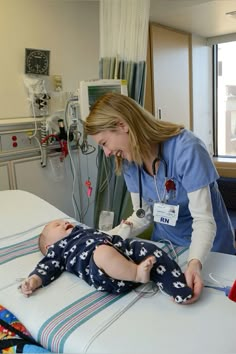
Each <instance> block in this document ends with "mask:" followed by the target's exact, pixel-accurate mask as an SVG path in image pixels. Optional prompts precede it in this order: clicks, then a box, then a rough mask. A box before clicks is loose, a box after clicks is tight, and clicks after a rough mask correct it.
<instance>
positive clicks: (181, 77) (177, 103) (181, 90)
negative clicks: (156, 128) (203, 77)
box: [150, 24, 192, 128]
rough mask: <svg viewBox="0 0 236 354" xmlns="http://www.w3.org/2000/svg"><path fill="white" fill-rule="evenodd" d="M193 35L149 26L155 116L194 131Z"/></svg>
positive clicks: (153, 25) (157, 26) (152, 25)
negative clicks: (192, 105)
mask: <svg viewBox="0 0 236 354" xmlns="http://www.w3.org/2000/svg"><path fill="white" fill-rule="evenodd" d="M190 40H191V36H190V34H187V33H183V32H179V31H175V30H173V29H170V28H167V27H163V26H160V25H157V24H151V26H150V50H151V51H150V55H151V65H152V68H151V75H152V89H153V106H154V113H155V116H156V117H158V118H161V119H163V120H168V121H171V122H174V123H182V124H184V125H185V127H186V128H191V121H192V118H191V79H190V77H191V75H190V64H191V63H190Z"/></svg>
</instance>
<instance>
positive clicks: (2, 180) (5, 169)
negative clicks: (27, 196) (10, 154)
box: [0, 162, 11, 191]
mask: <svg viewBox="0 0 236 354" xmlns="http://www.w3.org/2000/svg"><path fill="white" fill-rule="evenodd" d="M7 189H11V183H10V174H9V163H8V162H3V163H0V191H4V190H7Z"/></svg>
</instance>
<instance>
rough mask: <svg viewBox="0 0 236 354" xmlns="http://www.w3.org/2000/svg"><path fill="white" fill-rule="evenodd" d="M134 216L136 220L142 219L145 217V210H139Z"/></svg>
mask: <svg viewBox="0 0 236 354" xmlns="http://www.w3.org/2000/svg"><path fill="white" fill-rule="evenodd" d="M136 215H137V217H138V218H140V219H141V218H144V216H145V210H144V209H142V208H139V209H138V210H137V211H136Z"/></svg>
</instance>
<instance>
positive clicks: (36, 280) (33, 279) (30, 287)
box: [20, 274, 42, 296]
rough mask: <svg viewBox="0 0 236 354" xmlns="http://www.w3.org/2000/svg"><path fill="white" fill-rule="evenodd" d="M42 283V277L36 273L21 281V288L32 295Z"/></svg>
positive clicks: (26, 293) (24, 292) (27, 294)
mask: <svg viewBox="0 0 236 354" xmlns="http://www.w3.org/2000/svg"><path fill="white" fill-rule="evenodd" d="M41 285H42V280H41V278H40V277H39V276H38V275H36V274H34V275H32V276H30V277H29V278H27V279H25V280H24V281H23V282H22V283H21V285H20V290H21V292H22V294H24V295H25V296H30V295H31V294H32V293H33V292H34V291H35V290H36V289H37V288H39V287H40V286H41Z"/></svg>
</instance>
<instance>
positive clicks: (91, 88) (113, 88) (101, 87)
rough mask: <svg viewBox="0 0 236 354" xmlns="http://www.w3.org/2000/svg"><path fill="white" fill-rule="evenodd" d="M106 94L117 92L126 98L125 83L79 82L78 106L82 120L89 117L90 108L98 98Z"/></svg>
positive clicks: (117, 81) (109, 81)
mask: <svg viewBox="0 0 236 354" xmlns="http://www.w3.org/2000/svg"><path fill="white" fill-rule="evenodd" d="M107 92H117V93H121V94H123V95H126V96H127V94H128V93H127V81H126V80H113V79H111V80H96V81H81V82H80V93H79V105H80V114H81V119H82V120H85V119H86V117H87V116H88V115H89V111H90V108H91V107H92V106H93V104H94V103H95V102H96V101H97V100H98V98H99V97H101V96H103V95H104V94H105V93H107Z"/></svg>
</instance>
